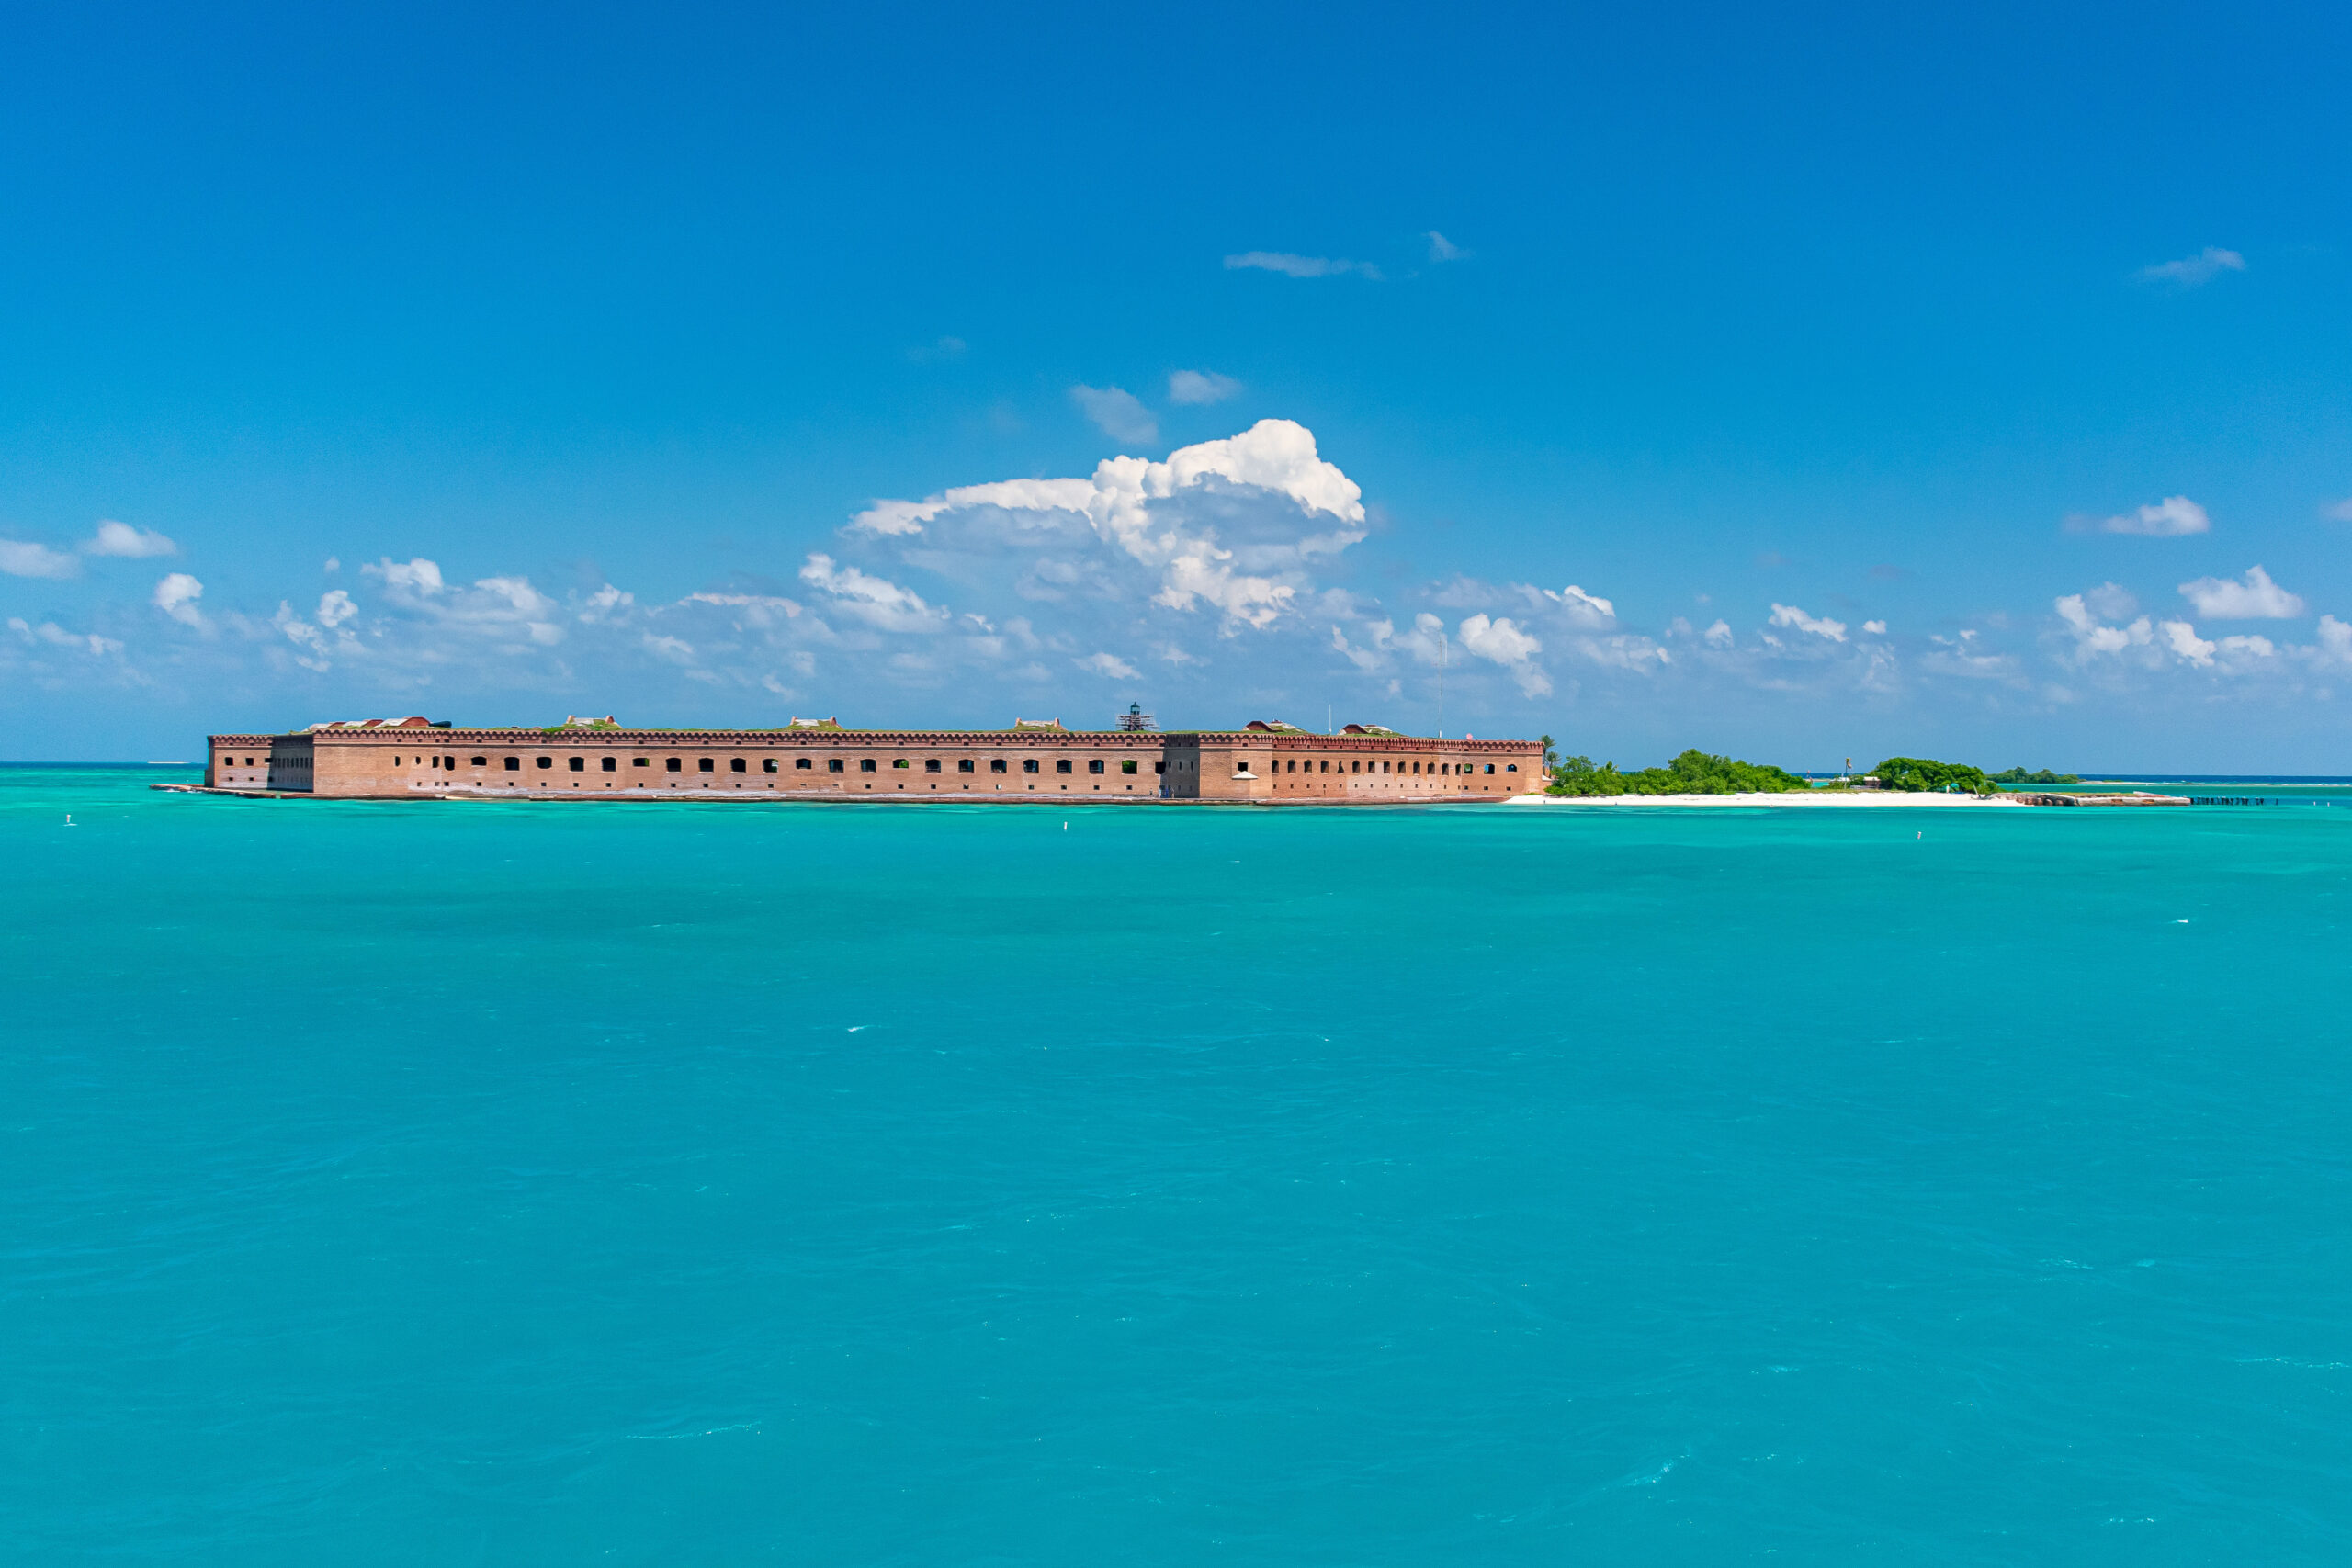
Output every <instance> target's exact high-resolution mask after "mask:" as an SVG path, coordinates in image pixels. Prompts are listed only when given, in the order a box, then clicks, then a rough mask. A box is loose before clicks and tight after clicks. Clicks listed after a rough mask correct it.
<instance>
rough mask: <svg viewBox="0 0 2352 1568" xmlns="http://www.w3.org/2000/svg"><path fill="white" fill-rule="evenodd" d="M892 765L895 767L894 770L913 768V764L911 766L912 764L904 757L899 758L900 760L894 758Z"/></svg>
mask: <svg viewBox="0 0 2352 1568" xmlns="http://www.w3.org/2000/svg"><path fill="white" fill-rule="evenodd" d="M890 765H891V766H892V767H894V768H904V767H910V766H911V765H912V764H911V763H910V762H909V761H907V760H906V759H905V758H904V757H899V758H894V759H893V760H892V761H891V763H890Z"/></svg>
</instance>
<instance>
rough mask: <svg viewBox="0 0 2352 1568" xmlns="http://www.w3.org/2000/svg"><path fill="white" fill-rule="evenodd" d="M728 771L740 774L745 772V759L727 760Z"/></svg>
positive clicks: (732, 758)
mask: <svg viewBox="0 0 2352 1568" xmlns="http://www.w3.org/2000/svg"><path fill="white" fill-rule="evenodd" d="M727 771H728V772H729V773H742V772H744V771H745V770H744V766H743V759H742V758H741V757H729V758H728V759H727Z"/></svg>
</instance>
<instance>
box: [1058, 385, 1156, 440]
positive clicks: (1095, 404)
mask: <svg viewBox="0 0 2352 1568" xmlns="http://www.w3.org/2000/svg"><path fill="white" fill-rule="evenodd" d="M1069 396H1070V400H1071V401H1072V402H1074V403H1076V404H1077V405H1078V406H1079V407H1080V409H1081V410H1083V411H1084V412H1085V414H1086V417H1087V418H1089V419H1091V420H1092V421H1093V422H1094V424H1095V428H1097V429H1099V430H1100V431H1102V432H1103V434H1105V435H1107V436H1109V437H1110V438H1111V439H1112V440H1114V441H1133V442H1136V443H1145V442H1152V441H1157V440H1159V420H1158V419H1156V418H1154V417H1153V415H1152V412H1151V411H1150V410H1149V409H1148V408H1146V407H1144V404H1143V400H1142V399H1141V398H1138V397H1136V395H1135V394H1134V393H1133V392H1130V391H1128V390H1126V389H1125V388H1122V387H1084V386H1080V387H1072V388H1071V389H1069Z"/></svg>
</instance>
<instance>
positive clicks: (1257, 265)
mask: <svg viewBox="0 0 2352 1568" xmlns="http://www.w3.org/2000/svg"><path fill="white" fill-rule="evenodd" d="M1225 269H1226V271H1227V272H1246V271H1255V272H1278V273H1281V274H1282V275H1283V276H1284V277H1339V276H1344V275H1345V274H1348V273H1354V274H1355V275H1356V276H1359V277H1368V278H1370V279H1372V280H1373V281H1374V282H1375V283H1377V282H1378V281H1380V269H1379V268H1378V267H1376V266H1374V265H1372V263H1370V262H1359V261H1349V260H1347V259H1345V258H1344V257H1335V256H1299V255H1293V254H1290V253H1289V252H1287V251H1244V252H1242V253H1241V254H1239V255H1236V256H1227V257H1226V258H1225Z"/></svg>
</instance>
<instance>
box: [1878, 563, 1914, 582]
mask: <svg viewBox="0 0 2352 1568" xmlns="http://www.w3.org/2000/svg"><path fill="white" fill-rule="evenodd" d="M1910 575H1911V574H1910V573H1909V572H1907V571H1905V570H1904V569H1903V568H1901V567H1899V566H1894V565H1891V564H1889V563H1887V562H1884V561H1882V562H1880V563H1879V564H1878V565H1876V566H1874V567H1872V568H1871V576H1872V577H1873V578H1876V579H1877V580H1878V581H1881V582H1900V581H1903V580H1904V579H1905V578H1906V577H1908V576H1910Z"/></svg>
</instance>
